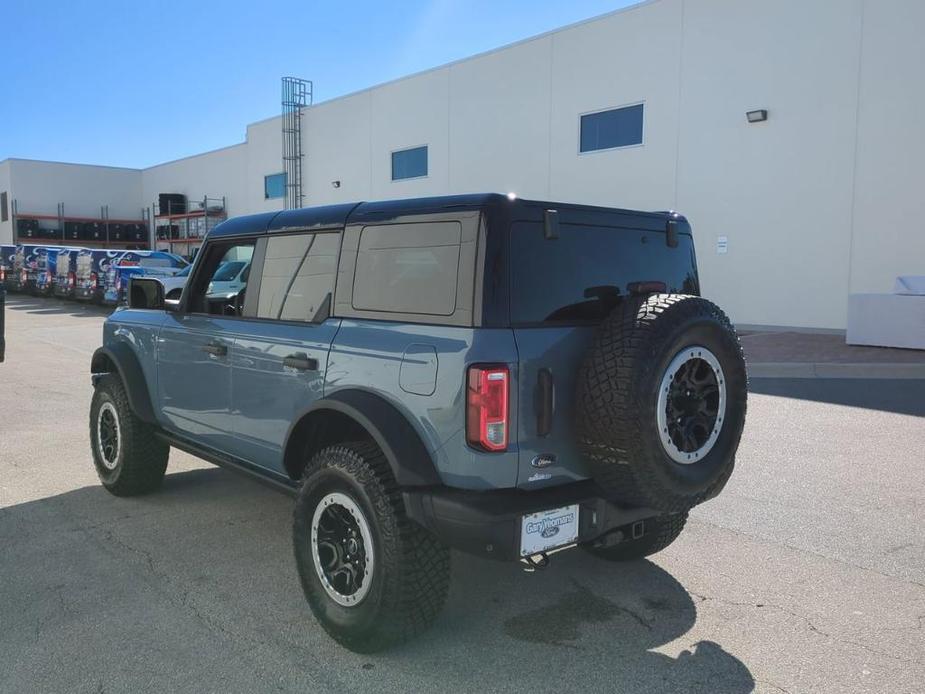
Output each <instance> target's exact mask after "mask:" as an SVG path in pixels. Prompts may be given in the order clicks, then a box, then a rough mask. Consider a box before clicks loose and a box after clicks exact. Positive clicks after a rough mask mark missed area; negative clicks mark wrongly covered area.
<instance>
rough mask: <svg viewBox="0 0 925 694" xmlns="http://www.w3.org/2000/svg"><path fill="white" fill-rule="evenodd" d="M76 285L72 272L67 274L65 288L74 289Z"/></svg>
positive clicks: (75, 278)
mask: <svg viewBox="0 0 925 694" xmlns="http://www.w3.org/2000/svg"><path fill="white" fill-rule="evenodd" d="M76 285H77V276H76V275H75V274H74V273H73V272H69V273H67V286H68V287H75V286H76Z"/></svg>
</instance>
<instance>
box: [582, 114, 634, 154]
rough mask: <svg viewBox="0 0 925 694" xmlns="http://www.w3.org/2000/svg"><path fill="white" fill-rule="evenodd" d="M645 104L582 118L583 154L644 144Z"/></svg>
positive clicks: (586, 115)
mask: <svg viewBox="0 0 925 694" xmlns="http://www.w3.org/2000/svg"><path fill="white" fill-rule="evenodd" d="M643 111H644V106H643V104H636V105H635V106H625V107H623V108H614V109H610V110H607V111H598V112H597V113H586V114H585V115H583V116H582V117H581V135H580V140H581V146H580V151H581V152H595V151H597V150H601V149H616V148H618V147H631V146H633V145H641V144H642V122H643Z"/></svg>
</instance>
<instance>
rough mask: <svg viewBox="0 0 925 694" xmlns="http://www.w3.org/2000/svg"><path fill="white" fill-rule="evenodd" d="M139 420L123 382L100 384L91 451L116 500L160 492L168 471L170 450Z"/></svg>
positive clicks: (114, 380)
mask: <svg viewBox="0 0 925 694" xmlns="http://www.w3.org/2000/svg"><path fill="white" fill-rule="evenodd" d="M154 432H155V429H154V427H152V426H151V425H150V424H146V423H145V422H143V421H141V420H140V419H138V417H136V416H135V413H134V412H132V408H131V406H130V405H129V402H128V396H127V395H126V393H125V388H124V386H123V385H122V381H120V380H119V378H118V377H117V376H115V375H113V374H107V375H105V376H103V377H102V378H101V379H100V380H99V381H98V382H97V384H96V389H95V390H94V393H93V400H92V402H91V403H90V447H91V449H92V453H93V464H94V466H95V467H96V473H97V475H98V476H99V478H100V482H102V483H103V486H104V487H106V489H108V490H109V491H110V492H112V493H113V494H115V495H116V496H135V495H138V494H147V493H148V492H152V491H154V490H155V489H157V488H158V487H159V486H160V484H161V482H162V481H163V479H164V472H165V471H166V470H167V459H168V457H169V455H170V447H169V446H168V445H167V444H166V443H164V442H163V441H162V440H160V439H159V438H157V436H155V433H154Z"/></svg>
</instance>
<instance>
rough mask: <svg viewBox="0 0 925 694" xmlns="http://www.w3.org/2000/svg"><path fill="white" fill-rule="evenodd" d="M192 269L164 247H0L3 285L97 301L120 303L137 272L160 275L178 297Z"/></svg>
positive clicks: (0, 281) (168, 293)
mask: <svg viewBox="0 0 925 694" xmlns="http://www.w3.org/2000/svg"><path fill="white" fill-rule="evenodd" d="M189 268H190V264H189V262H187V261H186V260H185V259H184V258H181V257H180V256H178V255H174V254H173V253H167V252H165V251H128V250H118V249H100V248H73V247H62V246H39V245H32V244H20V245H15V246H14V245H0V284H2V285H3V286H4V287H5V288H6V289H7V290H8V291H11V292H22V293H27V294H35V295H42V296H58V297H61V298H64V299H77V300H79V301H90V302H94V303H99V304H109V305H116V304H119V303H122V301H123V299H124V298H125V291H126V289H127V287H128V281H129V278H130V277H132V276H133V275H144V276H149V277H157V278H158V279H159V280H160V281H161V282H162V284H163V285H164V293H165V295H166V296H168V297H169V298H171V299H174V298H179V296H180V293H181V292H182V291H183V285H184V284H185V283H186V277H187V275H188V274H189Z"/></svg>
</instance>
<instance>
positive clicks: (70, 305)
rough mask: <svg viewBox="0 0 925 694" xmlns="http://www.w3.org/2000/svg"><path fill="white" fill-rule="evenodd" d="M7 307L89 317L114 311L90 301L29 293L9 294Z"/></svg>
mask: <svg viewBox="0 0 925 694" xmlns="http://www.w3.org/2000/svg"><path fill="white" fill-rule="evenodd" d="M6 307H7V309H8V310H10V311H23V312H24V313H31V314H34V315H60V316H77V317H84V316H86V317H88V318H99V317H100V316H108V315H109V314H110V313H112V311H113V307H112V306H99V305H97V304H92V303H89V302H83V301H69V300H66V299H59V298H57V297H51V296H49V297H44V296H31V295H29V294H7V295H6Z"/></svg>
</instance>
